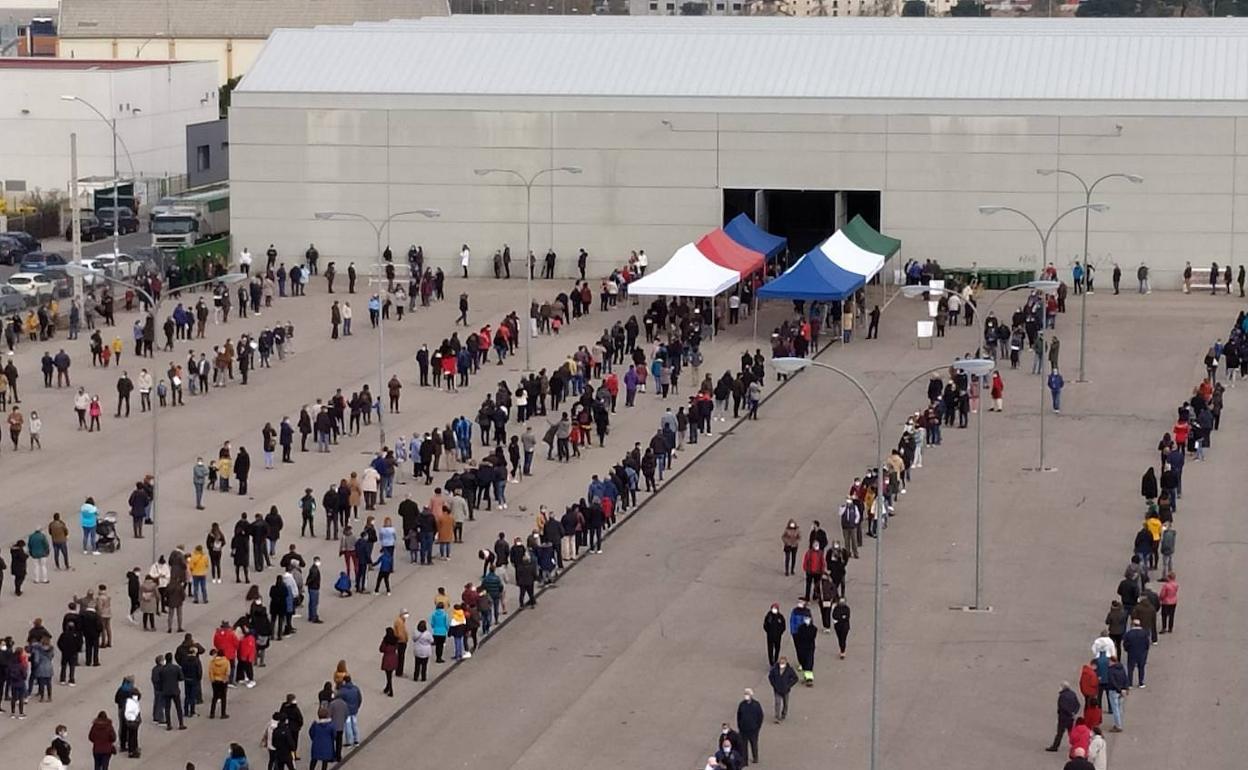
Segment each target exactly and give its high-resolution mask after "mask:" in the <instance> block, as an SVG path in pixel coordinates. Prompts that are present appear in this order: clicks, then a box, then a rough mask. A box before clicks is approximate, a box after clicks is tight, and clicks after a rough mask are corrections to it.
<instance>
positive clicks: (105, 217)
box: [95, 206, 139, 235]
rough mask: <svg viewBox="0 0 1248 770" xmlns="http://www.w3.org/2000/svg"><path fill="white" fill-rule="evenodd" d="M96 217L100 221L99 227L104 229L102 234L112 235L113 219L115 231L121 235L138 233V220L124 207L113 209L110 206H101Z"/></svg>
mask: <svg viewBox="0 0 1248 770" xmlns="http://www.w3.org/2000/svg"><path fill="white" fill-rule="evenodd" d="M95 214H96V216H97V217H98V218H99V220H100V225H101V226H102V227H103V228H104V232H105V233H108V234H110V235H111V234H112V232H113V219H114V218H116V219H117V231H118V232H119V233H121V234H122V235H125V234H127V233H137V232H138V231H139V218H138V217H136V216H135V215H134V212H133V211H131V210H130V209H129V208H127V207H125V206H119V207H117V208H113V207H112V206H101V207H100V208H99V209H98V210H97V211H96V212H95Z"/></svg>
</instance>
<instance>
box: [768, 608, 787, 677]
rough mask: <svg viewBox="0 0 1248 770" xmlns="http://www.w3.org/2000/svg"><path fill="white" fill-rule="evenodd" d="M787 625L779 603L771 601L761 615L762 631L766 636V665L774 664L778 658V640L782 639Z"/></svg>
mask: <svg viewBox="0 0 1248 770" xmlns="http://www.w3.org/2000/svg"><path fill="white" fill-rule="evenodd" d="M786 628H787V625H786V623H785V620H784V615H783V614H782V613H781V612H780V605H779V604H775V603H773V604H772V605H771V608H770V609H769V610H767V614H766V615H764V616H763V633H764V634H765V635H766V636H767V665H768V666H774V665H776V662H777V661H779V660H780V642H781V641H782V640H783V639H784V632H785V630H786Z"/></svg>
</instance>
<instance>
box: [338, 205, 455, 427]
mask: <svg viewBox="0 0 1248 770" xmlns="http://www.w3.org/2000/svg"><path fill="white" fill-rule="evenodd" d="M411 215H420V216H422V217H425V218H427V219H436V218H437V217H440V216H442V212H440V211H438V210H437V209H413V210H412V211H400V212H398V213H396V214H391V215H390V216H388V217H386V218H385V219H383V220H382V221H381V222H374V221H373V220H371V219H369V218H368V217H366V216H364V215H363V214H355V213H352V212H347V211H318V212H316V213H315V214H314V216H315V217H316V218H317V219H320V220H330V219H358V220H360V221H361V222H363V223H364V224H366V225H368V226H369V227H371V228H373V234H374V235H376V236H377V250H376V251H375V252H374V254H376V255H377V277H378V280H380V279H381V276H382V275H384V274H385V265H384V264H383V262H384V261H385V260H384V259H383V258H382V249H381V233H382V231H383V230H385V229H386V227H388V226H389V225H390V223H391V222H392V221H394V220H395V219H398V218H399V217H403V216H411ZM378 295H380V290H378ZM378 312H380V311H378ZM385 328H386V325H385V323H384V322H383V321H382V320H381V319H380V318H378V319H377V392H376V393H374V394H373V398H374V400H375V401H376V403H377V404H378V405H379V406H380V404H381V400H380V399H381V397H382V395H381V394H382V393H383V392H385V389H386V358H385V355H386V352H385V351H386V347H385V345H386V342H385ZM385 413H386V410H385V409H384V408H379V409H378V410H377V442H378V443H377V446H378V447H379V448H383V449H384V448H385V446H386V423H385Z"/></svg>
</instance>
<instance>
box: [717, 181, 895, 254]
mask: <svg viewBox="0 0 1248 770" xmlns="http://www.w3.org/2000/svg"><path fill="white" fill-rule="evenodd" d="M838 201H839V202H840V205H841V207H842V208H843V209H844V210H843V211H842V212H839V214H840V216H838V212H837V203H838ZM738 214H745V215H747V216H749V217H750V218H751V219H753V220H754V221H755V222H756V223H757V224H758V226H759V227H761V228H763V229H764V230H766V231H767V232H769V233H774V234H775V235H782V236H784V237H785V238H788V239H789V255H790V259H796V258H797V257H798V256H801V255H802V254H805V253H806V252H808V251H810V250H811V249H812V248H814V247H815V246H818V245H819V244H820V243H822V242H823V241H824V240H826V239H827V238H828V237H829V236H831V235H832V234H833V233H834V232H836V230H837V225H838V223H841V224H843V223H845V222H848V221H849V220H851V219H853V218H854V217H855V216H858V215H861V216H862V218H863V219H865V220H866V221H867V223H868V224H870V225H871V226H872V227H874V228H876V229H877V230H878V229H879V227H880V193H879V191H877V190H845V191H838V190H758V189H726V190H724V222H725V223H727V222H728V221H729V220H731V219H732V218H733V217H735V216H736V215H738Z"/></svg>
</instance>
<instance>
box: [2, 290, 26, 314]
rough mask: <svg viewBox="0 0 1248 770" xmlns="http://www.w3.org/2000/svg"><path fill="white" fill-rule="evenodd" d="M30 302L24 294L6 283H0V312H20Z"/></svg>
mask: <svg viewBox="0 0 1248 770" xmlns="http://www.w3.org/2000/svg"><path fill="white" fill-rule="evenodd" d="M29 304H30V300H29V299H27V298H26V295H25V294H23V293H21V292H20V291H18V290H17V289H15V288H13V287H12V286H9V285H8V284H0V314H3V315H5V316H8V315H11V314H13V313H20V312H21V311H23V310H25V309H26V306H27V305H29Z"/></svg>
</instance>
